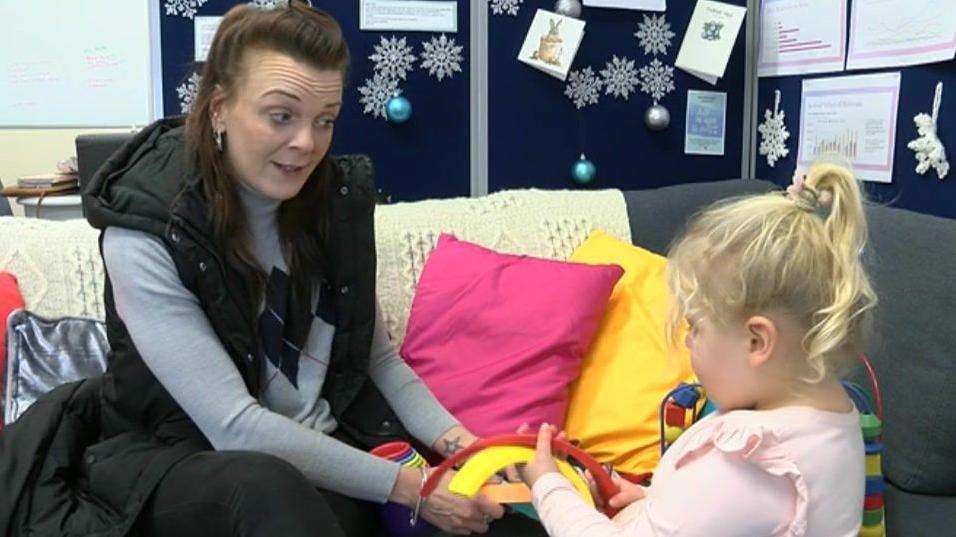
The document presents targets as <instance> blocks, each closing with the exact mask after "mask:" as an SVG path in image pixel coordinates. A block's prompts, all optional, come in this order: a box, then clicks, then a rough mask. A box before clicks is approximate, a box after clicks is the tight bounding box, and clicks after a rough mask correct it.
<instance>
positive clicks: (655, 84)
mask: <svg viewBox="0 0 956 537" xmlns="http://www.w3.org/2000/svg"><path fill="white" fill-rule="evenodd" d="M639 73H640V83H641V91H642V92H644V93H646V94H648V95H650V96H651V98H652V99H654V104H652V105H651V107H650V108H648V109H647V111H645V112H644V125H645V126H647V128H648V129H650V130H652V131H660V130H664V129H666V128H667V127H668V126H669V125H670V123H671V114H670V112H669V111H668V110H667V108H665V107H664V105H662V104H660V100H661V99H662V98H663V97H664V96H665V95H667V94H668V93H670V92H672V91H674V89H675V86H674V68H673V67H671V66H669V65H664V64H663V63H661V62H660V60H657V59H655V60H653V61H651V63H650V64H649V65H645V66H644V67H641V69H640V71H639Z"/></svg>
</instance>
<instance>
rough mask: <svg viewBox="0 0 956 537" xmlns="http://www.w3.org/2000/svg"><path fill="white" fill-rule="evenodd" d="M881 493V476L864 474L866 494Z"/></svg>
mask: <svg viewBox="0 0 956 537" xmlns="http://www.w3.org/2000/svg"><path fill="white" fill-rule="evenodd" d="M874 494H883V476H876V477H872V476H866V495H867V496H872V495H874Z"/></svg>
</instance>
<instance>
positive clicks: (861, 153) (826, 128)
mask: <svg viewBox="0 0 956 537" xmlns="http://www.w3.org/2000/svg"><path fill="white" fill-rule="evenodd" d="M899 96H900V73H898V72H896V73H880V74H875V75H862V76H845V77H838V78H824V79H817V80H804V81H803V95H802V99H801V104H800V149H799V152H798V157H797V165H798V166H800V167H801V168H806V167H808V166H810V165H811V164H812V163H813V162H814V160H815V159H817V158H818V157H823V156H826V155H833V154H838V155H841V156H843V157H844V158H845V159H846V160H847V161H848V162H849V163H850V165H851V166H852V167H853V171H854V172H855V173H856V175H857V177H858V178H860V179H863V180H867V181H877V182H881V183H889V182H892V180H893V156H894V148H895V143H896V116H897V109H898V105H899Z"/></svg>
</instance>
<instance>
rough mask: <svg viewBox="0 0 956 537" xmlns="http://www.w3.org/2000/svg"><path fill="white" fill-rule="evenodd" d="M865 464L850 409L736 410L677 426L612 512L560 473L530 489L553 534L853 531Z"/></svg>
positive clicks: (821, 534)
mask: <svg viewBox="0 0 956 537" xmlns="http://www.w3.org/2000/svg"><path fill="white" fill-rule="evenodd" d="M865 473H866V470H865V459H864V451H863V438H862V433H861V431H860V419H859V414H858V413H857V412H856V411H855V410H853V411H851V412H846V413H837V412H825V411H821V410H816V409H812V408H808V407H788V408H782V409H777V410H764V411H749V410H737V411H732V412H728V413H717V414H714V415H711V416H708V417H706V418H704V419H702V420H701V421H699V422H698V423H696V424H695V425H693V426H692V427H691V428H689V429H688V430H687V432H685V433H684V434H683V435H681V437H680V438H678V439H677V441H676V442H675V443H674V445H673V446H671V448H670V449H668V451H667V453H666V454H665V455H664V457H663V458H662V459H661V461H660V463H659V465H658V467H657V472H656V473H655V475H654V480H653V484H652V485H651V486H650V487H648V488H647V489H646V490H645V492H646V495H645V497H644V499H642V500H638V501H637V502H635V503H633V504H631V505H629V506H628V507H627V508H625V509H623V510H622V511H621V512H620V513H619V514H618V515H617V516H616V517H615V518H614V519H613V520H609V519H608V518H607V517H606V516H604V515H603V514H601V513H599V512H597V511H595V510H594V509H591V508H590V507H589V506H588V505H587V503H585V501H584V499H583V498H582V497H581V496H580V495H579V494H578V493H577V492H576V491H575V490H574V489H573V488H572V487H571V484H570V483H569V482H568V481H567V479H565V478H564V477H563V476H562V475H560V474H557V473H550V474H546V475H544V476H542V477H541V478H540V479H539V480H538V481H537V482H536V483H535V484H534V487H533V498H534V506H535V508H536V509H537V511H538V514H539V516H540V517H541V520H542V522H543V523H544V525H545V528H546V529H547V530H548V534H549V535H551V536H552V537H612V536H621V537H700V536H707V537H777V536H780V537H783V536H786V537H856V536H857V535H858V533H859V529H860V525H861V522H862V515H863V491H864V479H865Z"/></svg>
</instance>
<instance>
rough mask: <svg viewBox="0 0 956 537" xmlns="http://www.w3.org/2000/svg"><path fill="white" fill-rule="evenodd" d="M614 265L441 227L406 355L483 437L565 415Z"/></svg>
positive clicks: (413, 311)
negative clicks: (506, 250)
mask: <svg viewBox="0 0 956 537" xmlns="http://www.w3.org/2000/svg"><path fill="white" fill-rule="evenodd" d="M623 272H624V271H623V269H621V268H620V267H618V266H616V265H586V264H581V263H568V262H564V261H552V260H547V259H538V258H534V257H528V256H520V255H507V254H500V253H497V252H494V251H492V250H488V249H486V248H482V247H481V246H478V245H475V244H471V243H467V242H462V241H459V240H458V239H456V238H455V237H453V236H451V235H442V236H441V237H440V238H439V240H438V246H437V247H436V248H435V250H434V251H433V252H432V254H431V256H430V257H429V258H428V261H427V262H426V263H425V267H424V269H423V270H422V275H421V279H420V280H419V282H418V287H417V289H416V291H415V299H414V301H413V302H412V309H411V313H410V316H409V319H408V330H407V332H406V334H405V341H404V343H403V345H402V349H401V354H402V356H403V357H404V358H405V361H407V362H408V364H409V365H410V366H411V367H412V369H414V370H415V372H416V373H418V375H419V376H420V377H421V378H422V379H423V380H424V381H425V384H427V385H428V387H429V388H431V390H432V392H434V394H435V396H436V397H438V400H439V401H441V402H442V404H444V405H445V407H446V408H447V409H448V410H449V411H451V413H452V414H454V415H455V417H457V418H458V419H459V421H461V422H462V424H464V425H465V426H466V427H468V428H469V429H470V430H471V431H472V432H473V433H475V434H477V435H478V436H489V435H494V434H503V433H512V432H514V431H515V429H517V428H518V426H519V425H520V424H521V423H522V422H527V423H529V424H530V425H532V426H536V425H537V424H539V423H541V422H544V421H546V422H548V423H554V424H559V425H560V424H563V423H564V415H565V411H566V410H567V406H568V399H569V392H568V386H569V384H570V383H571V382H572V381H573V380H574V379H575V378H576V377H577V375H578V372H579V371H580V368H581V360H582V358H583V357H584V355H585V353H586V352H587V350H588V345H589V344H590V342H591V338H592V337H593V336H594V333H595V332H596V330H597V328H598V325H599V324H600V322H601V317H602V316H603V315H604V310H605V307H606V306H607V302H608V299H609V297H610V296H611V290H612V289H613V288H614V284H615V283H616V282H617V280H618V279H619V278H620V277H621V275H622V274H623Z"/></svg>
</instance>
